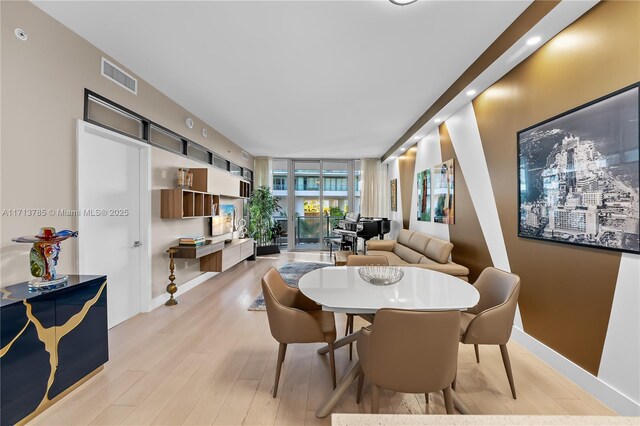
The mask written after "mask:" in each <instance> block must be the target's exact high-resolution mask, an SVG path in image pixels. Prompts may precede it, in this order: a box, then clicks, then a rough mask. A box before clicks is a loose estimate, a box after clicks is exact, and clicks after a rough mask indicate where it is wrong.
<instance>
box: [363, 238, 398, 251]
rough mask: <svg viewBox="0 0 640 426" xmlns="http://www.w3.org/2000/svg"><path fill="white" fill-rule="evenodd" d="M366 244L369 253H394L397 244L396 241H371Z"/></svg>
mask: <svg viewBox="0 0 640 426" xmlns="http://www.w3.org/2000/svg"><path fill="white" fill-rule="evenodd" d="M365 244H366V245H367V253H368V252H369V250H382V251H392V250H393V247H394V246H395V244H396V242H395V240H369V241H367V242H366V243H365Z"/></svg>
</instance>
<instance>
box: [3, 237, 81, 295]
mask: <svg viewBox="0 0 640 426" xmlns="http://www.w3.org/2000/svg"><path fill="white" fill-rule="evenodd" d="M77 236H78V231H69V230H66V229H65V230H63V231H60V232H56V230H55V228H52V227H45V228H42V229H40V234H38V235H35V236H25V237H18V238H13V239H12V241H14V242H16V243H32V244H33V246H32V247H31V251H30V252H29V266H30V269H31V275H33V277H34V278H33V279H32V280H31V281H29V285H30V286H31V287H37V288H40V287H48V286H53V285H56V284H61V283H63V282H65V281H66V279H67V276H66V275H58V274H57V273H56V266H57V265H58V257H59V255H60V243H61V242H62V241H64V240H66V239H67V238H70V237H73V238H75V237H77Z"/></svg>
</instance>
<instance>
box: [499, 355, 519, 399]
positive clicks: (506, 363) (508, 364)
mask: <svg viewBox="0 0 640 426" xmlns="http://www.w3.org/2000/svg"><path fill="white" fill-rule="evenodd" d="M500 353H501V354H502V362H503V363H504V369H505V370H506V372H507V378H508V379H509V386H510V387H511V395H512V396H513V399H516V385H515V383H513V372H512V371H511V361H509V352H508V351H507V345H500Z"/></svg>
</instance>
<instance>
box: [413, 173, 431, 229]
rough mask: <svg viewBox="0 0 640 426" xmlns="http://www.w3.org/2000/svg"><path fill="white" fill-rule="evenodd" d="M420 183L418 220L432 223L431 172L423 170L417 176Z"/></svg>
mask: <svg viewBox="0 0 640 426" xmlns="http://www.w3.org/2000/svg"><path fill="white" fill-rule="evenodd" d="M416 182H417V183H418V220H421V221H426V222H431V170H429V169H427V170H423V171H421V172H420V173H418V175H417V176H416Z"/></svg>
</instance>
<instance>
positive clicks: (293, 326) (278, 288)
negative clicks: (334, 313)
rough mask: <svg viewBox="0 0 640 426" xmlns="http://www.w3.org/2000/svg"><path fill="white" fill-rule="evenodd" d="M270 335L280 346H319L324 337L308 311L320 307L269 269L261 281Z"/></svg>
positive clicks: (273, 269) (275, 271)
mask: <svg viewBox="0 0 640 426" xmlns="http://www.w3.org/2000/svg"><path fill="white" fill-rule="evenodd" d="M262 293H263V295H264V302H265V305H266V307H267V318H268V320H269V329H270V330H271V335H272V336H273V337H274V339H276V340H277V341H278V342H280V343H307V342H322V341H323V338H324V334H323V332H322V330H321V328H320V326H319V325H318V323H317V321H316V320H315V319H314V318H313V317H312V316H311V315H309V313H308V312H307V309H308V308H309V307H311V309H313V310H319V309H320V307H319V306H317V305H315V304H314V303H313V301H310V300H309V299H308V298H306V297H305V296H304V295H303V294H302V293H300V290H298V289H297V288H292V287H289V286H288V285H287V284H286V283H285V282H284V280H283V279H282V277H281V276H280V273H279V272H278V271H277V270H276V269H275V268H271V269H270V270H269V271H267V273H266V274H265V275H264V277H263V278H262Z"/></svg>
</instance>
